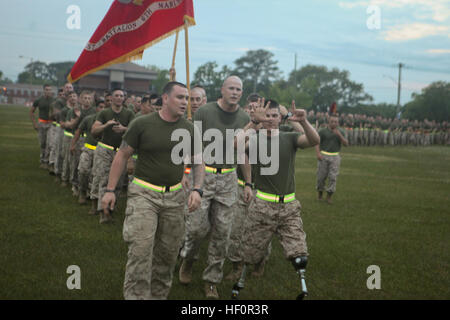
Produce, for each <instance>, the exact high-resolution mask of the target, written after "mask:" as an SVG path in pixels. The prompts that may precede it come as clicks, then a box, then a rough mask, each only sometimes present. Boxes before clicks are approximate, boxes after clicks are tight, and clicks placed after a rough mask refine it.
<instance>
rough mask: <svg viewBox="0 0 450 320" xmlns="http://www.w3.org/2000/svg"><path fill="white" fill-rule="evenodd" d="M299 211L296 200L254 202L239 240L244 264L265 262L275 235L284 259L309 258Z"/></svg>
mask: <svg viewBox="0 0 450 320" xmlns="http://www.w3.org/2000/svg"><path fill="white" fill-rule="evenodd" d="M300 210H301V205H300V202H299V201H298V200H294V201H292V202H289V203H274V202H267V201H264V200H261V199H259V198H256V199H255V200H254V201H253V202H252V203H251V204H250V207H249V208H248V216H247V219H246V220H245V224H244V233H243V239H242V256H243V258H244V262H245V263H248V264H257V263H259V262H260V261H261V260H262V259H263V258H264V255H265V254H266V252H267V247H268V246H269V243H270V241H271V240H272V237H273V236H274V235H277V236H279V239H280V244H281V246H282V247H283V251H284V256H285V257H286V258H287V259H292V258H295V257H298V256H302V255H308V248H307V245H306V234H305V232H304V231H303V222H302V219H301V217H300Z"/></svg>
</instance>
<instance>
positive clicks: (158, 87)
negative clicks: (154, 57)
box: [146, 65, 170, 94]
mask: <svg viewBox="0 0 450 320" xmlns="http://www.w3.org/2000/svg"><path fill="white" fill-rule="evenodd" d="M146 68H147V69H151V70H153V71H156V72H158V75H157V77H156V79H155V80H153V81H152V85H151V91H152V92H156V93H159V94H161V93H162V90H163V88H164V86H165V85H166V84H167V82H169V80H170V76H169V70H168V69H161V68H160V67H157V66H155V65H148V66H147V67H146Z"/></svg>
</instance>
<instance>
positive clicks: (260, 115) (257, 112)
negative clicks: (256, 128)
mask: <svg viewBox="0 0 450 320" xmlns="http://www.w3.org/2000/svg"><path fill="white" fill-rule="evenodd" d="M265 102H266V100H265V99H264V98H262V99H261V98H259V99H258V104H257V105H256V107H255V109H254V111H253V114H252V116H253V120H255V121H257V122H264V121H269V120H268V119H267V117H266V111H267V109H268V108H269V104H270V102H267V103H265ZM264 104H265V106H264Z"/></svg>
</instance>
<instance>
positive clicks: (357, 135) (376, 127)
mask: <svg viewBox="0 0 450 320" xmlns="http://www.w3.org/2000/svg"><path fill="white" fill-rule="evenodd" d="M328 119H329V113H326V112H314V111H312V110H311V111H309V112H308V120H309V121H310V122H311V123H313V124H315V127H316V128H322V127H326V126H327V124H328ZM338 119H339V126H340V127H341V128H342V129H344V132H345V138H346V139H347V140H348V144H349V146H398V145H412V146H430V145H449V144H450V123H449V122H448V121H442V122H438V121H435V120H431V121H430V120H428V119H424V120H422V121H419V120H409V119H399V118H398V117H395V118H385V117H382V116H367V115H365V114H352V113H348V114H346V113H341V114H340V115H339V118H338Z"/></svg>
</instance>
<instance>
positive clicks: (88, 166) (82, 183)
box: [78, 145, 95, 192]
mask: <svg viewBox="0 0 450 320" xmlns="http://www.w3.org/2000/svg"><path fill="white" fill-rule="evenodd" d="M94 152H95V149H89V148H88V147H86V145H85V146H83V148H82V149H81V155H80V162H79V164H78V178H79V189H80V191H83V192H87V191H88V189H89V179H90V178H91V176H92V164H93V163H94Z"/></svg>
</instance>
